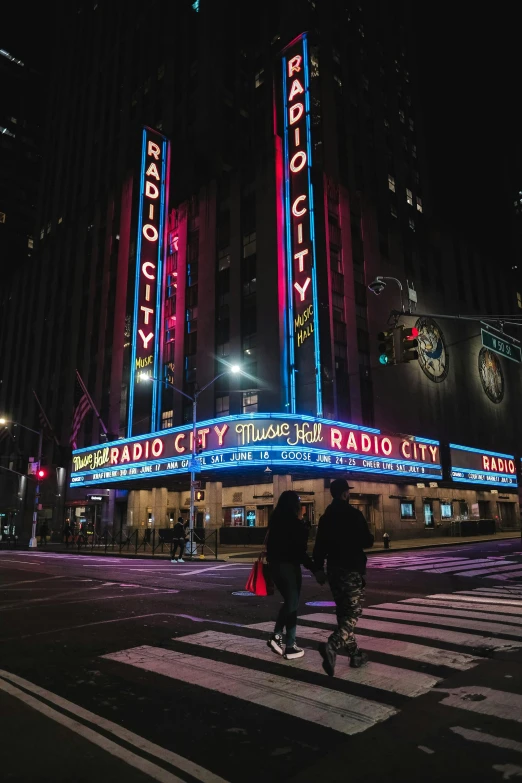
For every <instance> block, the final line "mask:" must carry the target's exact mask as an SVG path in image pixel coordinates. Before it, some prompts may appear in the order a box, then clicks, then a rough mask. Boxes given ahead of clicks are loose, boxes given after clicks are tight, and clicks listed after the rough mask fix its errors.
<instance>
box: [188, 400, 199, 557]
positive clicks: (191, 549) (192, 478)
mask: <svg viewBox="0 0 522 783" xmlns="http://www.w3.org/2000/svg"><path fill="white" fill-rule="evenodd" d="M197 420H198V393H197V392H196V393H195V394H194V399H193V400H192V457H191V460H190V512H189V554H190V556H191V557H192V556H193V555H194V554H195V551H194V550H195V547H194V511H195V491H196V487H195V486H194V485H195V483H196V471H195V467H196V424H197Z"/></svg>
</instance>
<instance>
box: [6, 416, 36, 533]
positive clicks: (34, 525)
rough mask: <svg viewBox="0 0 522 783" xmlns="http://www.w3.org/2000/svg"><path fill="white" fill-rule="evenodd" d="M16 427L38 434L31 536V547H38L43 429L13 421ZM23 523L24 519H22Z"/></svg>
mask: <svg viewBox="0 0 522 783" xmlns="http://www.w3.org/2000/svg"><path fill="white" fill-rule="evenodd" d="M11 423H12V424H13V425H14V426H15V427H21V428H22V429H23V430H28V431H29V432H33V433H34V434H35V435H38V454H37V457H36V461H37V462H38V470H37V471H36V489H35V491H34V509H33V525H32V528H31V538H30V539H29V548H30V549H36V547H37V546H38V542H37V540H36V525H37V523H38V506H39V505H40V476H39V469H40V462H41V460H42V444H43V430H42V429H40V430H33V429H32V428H31V427H26V426H25V424H20V422H18V421H13V422H11ZM0 424H7V420H6V419H0ZM22 524H23V521H22Z"/></svg>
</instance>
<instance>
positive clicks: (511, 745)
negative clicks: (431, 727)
mask: <svg viewBox="0 0 522 783" xmlns="http://www.w3.org/2000/svg"><path fill="white" fill-rule="evenodd" d="M450 731H453V732H454V733H455V734H458V735H459V736H461V737H464V739H467V740H470V742H482V743H484V744H485V745H495V746H496V747H497V748H504V749H505V750H515V751H517V752H518V753H522V742H517V741H516V740H512V739H509V738H508V737H495V736H494V735H493V734H485V733H484V732H483V731H475V729H465V728H463V727H462V726H450Z"/></svg>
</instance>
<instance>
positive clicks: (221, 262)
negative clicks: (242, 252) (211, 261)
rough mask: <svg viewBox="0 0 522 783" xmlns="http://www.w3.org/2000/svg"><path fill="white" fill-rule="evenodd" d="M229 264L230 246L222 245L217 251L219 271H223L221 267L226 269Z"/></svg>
mask: <svg viewBox="0 0 522 783" xmlns="http://www.w3.org/2000/svg"><path fill="white" fill-rule="evenodd" d="M229 266H230V248H229V247H224V248H223V249H222V250H219V252H218V269H219V271H220V272H222V271H223V269H228V267H229Z"/></svg>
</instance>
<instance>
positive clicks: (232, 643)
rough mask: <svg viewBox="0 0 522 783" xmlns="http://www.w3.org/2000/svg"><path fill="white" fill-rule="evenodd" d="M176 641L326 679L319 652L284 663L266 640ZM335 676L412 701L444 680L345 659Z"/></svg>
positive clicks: (210, 634)
mask: <svg viewBox="0 0 522 783" xmlns="http://www.w3.org/2000/svg"><path fill="white" fill-rule="evenodd" d="M175 641H177V642H185V643H187V644H196V645H200V646H202V647H206V648H210V649H213V650H222V651H228V652H232V653H235V654H237V655H244V656H248V657H249V658H255V659H257V660H261V661H269V662H270V663H280V664H282V665H284V666H285V667H287V666H290V667H291V668H292V669H301V670H304V671H309V672H315V673H317V674H321V675H324V671H323V667H322V662H321V657H320V655H319V653H318V652H317V651H316V650H307V651H306V655H305V657H304V658H299V659H297V660H294V661H284V660H283V659H282V658H280V657H279V656H276V655H275V654H274V653H273V652H272V651H271V650H269V649H268V647H267V645H266V641H265V640H264V639H252V638H250V637H243V636H238V635H237V634H230V633H223V632H221V631H202V632H201V633H196V634H191V635H190V636H182V637H176V640H175ZM335 676H336V678H339V679H341V680H349V681H350V682H355V683H357V684H359V685H369V686H371V687H372V688H378V689H379V690H384V691H390V692H391V693H399V694H400V695H401V696H410V697H415V696H420V695H421V694H422V693H427V692H428V691H429V690H431V688H433V687H434V686H435V685H437V683H439V682H440V681H441V678H440V677H434V676H431V675H428V674H424V673H422V672H415V671H411V670H409V669H401V668H399V667H397V666H387V665H385V664H382V663H375V662H373V661H370V662H369V663H368V664H367V665H366V666H365V667H364V668H362V669H351V668H350V666H349V660H348V658H347V657H345V656H339V658H338V661H337V666H336V669H335Z"/></svg>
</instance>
